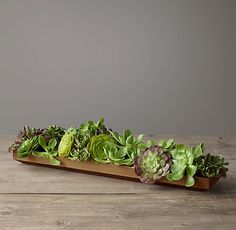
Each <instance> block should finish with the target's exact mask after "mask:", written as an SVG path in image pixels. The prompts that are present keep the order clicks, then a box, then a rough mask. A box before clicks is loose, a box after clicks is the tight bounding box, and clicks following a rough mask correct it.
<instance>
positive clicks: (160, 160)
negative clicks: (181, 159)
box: [134, 145, 172, 184]
mask: <svg viewBox="0 0 236 230" xmlns="http://www.w3.org/2000/svg"><path fill="white" fill-rule="evenodd" d="M171 164H172V159H171V154H170V153H169V152H166V151H165V150H164V149H163V148H162V147H160V146H158V145H153V146H151V147H149V148H147V149H145V151H143V152H142V153H141V154H140V155H139V156H138V157H136V158H135V161H134V168H135V173H136V174H137V176H138V177H139V179H140V181H141V182H143V183H147V184H153V183H155V182H157V181H158V180H159V179H160V178H162V177H165V176H166V175H167V174H168V173H169V172H170V167H171Z"/></svg>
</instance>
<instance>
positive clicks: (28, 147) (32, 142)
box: [17, 136, 39, 157]
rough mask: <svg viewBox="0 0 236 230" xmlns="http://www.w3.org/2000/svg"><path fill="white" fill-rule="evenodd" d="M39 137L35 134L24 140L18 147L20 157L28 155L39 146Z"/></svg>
mask: <svg viewBox="0 0 236 230" xmlns="http://www.w3.org/2000/svg"><path fill="white" fill-rule="evenodd" d="M38 145H39V144H38V137H37V136H34V137H31V138H29V139H26V140H24V141H22V143H21V145H20V146H19V148H18V149H17V155H18V156H19V157H27V156H28V155H29V154H31V153H32V152H33V151H34V150H36V149H37V147H38Z"/></svg>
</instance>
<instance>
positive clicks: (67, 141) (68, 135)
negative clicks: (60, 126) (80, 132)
mask: <svg viewBox="0 0 236 230" xmlns="http://www.w3.org/2000/svg"><path fill="white" fill-rule="evenodd" d="M76 133H77V129H76V128H74V127H71V128H69V129H68V130H67V131H66V132H65V134H64V135H63V136H62V138H61V141H60V143H59V146H58V155H59V157H68V156H69V155H70V152H71V149H72V146H73V144H74V140H75V136H76Z"/></svg>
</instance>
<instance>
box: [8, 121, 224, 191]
mask: <svg viewBox="0 0 236 230" xmlns="http://www.w3.org/2000/svg"><path fill="white" fill-rule="evenodd" d="M143 138H144V135H143V134H140V135H138V136H135V135H134V134H133V132H132V131H131V130H129V129H127V130H125V131H124V132H123V133H122V134H119V133H117V132H115V131H112V130H111V129H107V128H106V126H105V124H104V119H103V118H101V119H100V120H99V121H98V122H94V121H88V122H85V123H82V124H81V125H80V126H79V128H76V127H71V128H69V129H64V128H62V127H60V126H55V125H53V126H49V127H48V128H46V129H35V128H32V129H31V128H29V127H28V126H25V127H23V129H22V130H21V131H20V132H19V134H18V136H17V140H16V141H15V142H14V143H13V144H12V145H11V146H10V147H9V151H10V152H16V154H17V155H18V156H19V157H22V158H24V157H27V156H30V155H33V156H35V157H41V158H45V159H48V160H49V161H50V162H51V164H53V165H59V164H60V159H61V158H68V159H70V160H73V161H76V160H78V161H85V160H90V161H95V162H99V163H106V164H117V165H126V166H129V167H134V170H135V173H136V174H137V176H138V177H139V179H140V180H141V182H143V183H148V184H153V183H156V182H158V180H160V179H161V178H164V177H166V178H167V179H168V180H170V181H173V180H181V179H182V178H184V177H186V180H185V181H186V182H185V186H187V187H191V186H193V185H194V183H195V179H194V176H196V175H198V176H201V177H207V178H212V177H218V176H220V175H223V176H226V172H227V171H228V169H227V168H226V166H227V165H228V162H225V160H224V158H221V157H220V156H217V155H210V154H207V155H203V153H204V145H203V144H202V143H200V144H199V145H196V146H195V147H190V146H186V145H184V144H176V143H175V141H174V140H173V139H170V140H160V141H159V142H158V143H157V142H156V141H154V140H148V141H147V142H144V141H143Z"/></svg>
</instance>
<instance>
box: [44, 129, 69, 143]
mask: <svg viewBox="0 0 236 230" xmlns="http://www.w3.org/2000/svg"><path fill="white" fill-rule="evenodd" d="M64 134H65V129H64V128H62V127H60V126H56V125H50V126H48V128H47V129H45V133H44V137H45V140H46V143H48V142H49V140H51V139H56V141H57V143H59V142H60V140H61V138H62V136H63V135H64Z"/></svg>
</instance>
